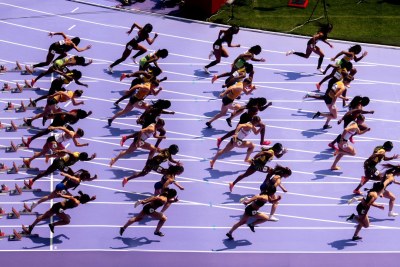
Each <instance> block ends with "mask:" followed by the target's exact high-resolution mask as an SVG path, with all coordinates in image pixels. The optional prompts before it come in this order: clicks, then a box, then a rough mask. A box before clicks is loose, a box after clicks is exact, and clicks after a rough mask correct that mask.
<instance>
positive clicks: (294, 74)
mask: <svg viewBox="0 0 400 267" xmlns="http://www.w3.org/2000/svg"><path fill="white" fill-rule="evenodd" d="M275 74H278V75H281V76H283V77H286V79H285V80H291V81H292V80H297V79H300V78H306V77H314V76H315V75H313V74H305V73H303V72H294V71H287V72H275Z"/></svg>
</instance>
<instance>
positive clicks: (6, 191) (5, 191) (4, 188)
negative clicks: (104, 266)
mask: <svg viewBox="0 0 400 267" xmlns="http://www.w3.org/2000/svg"><path fill="white" fill-rule="evenodd" d="M9 193H10V189H9V188H8V186H6V185H5V184H2V185H1V189H0V195H6V194H9ZM2 211H3V213H4V210H3V209H2V208H0V216H1V215H2Z"/></svg>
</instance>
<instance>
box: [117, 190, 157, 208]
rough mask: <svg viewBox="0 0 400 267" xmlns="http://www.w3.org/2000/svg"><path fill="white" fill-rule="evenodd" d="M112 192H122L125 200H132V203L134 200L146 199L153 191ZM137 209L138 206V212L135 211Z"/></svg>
mask: <svg viewBox="0 0 400 267" xmlns="http://www.w3.org/2000/svg"><path fill="white" fill-rule="evenodd" d="M114 194H124V195H125V197H126V201H127V202H132V203H134V202H136V201H138V200H142V199H146V198H148V197H151V196H153V193H150V192H143V193H142V192H119V191H117V192H115V193H114ZM139 211H140V210H139V208H138V212H137V213H139Z"/></svg>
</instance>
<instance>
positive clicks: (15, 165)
mask: <svg viewBox="0 0 400 267" xmlns="http://www.w3.org/2000/svg"><path fill="white" fill-rule="evenodd" d="M16 173H18V167H17V164H15V162H13V166H12V168H11V169H8V170H7V174H16Z"/></svg>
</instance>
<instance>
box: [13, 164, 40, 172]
mask: <svg viewBox="0 0 400 267" xmlns="http://www.w3.org/2000/svg"><path fill="white" fill-rule="evenodd" d="M17 169H18V171H24V172H26V171H29V172H38V171H39V168H37V167H35V168H32V167H28V166H27V165H26V164H25V163H24V164H22V165H20V166H18V167H17Z"/></svg>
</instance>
